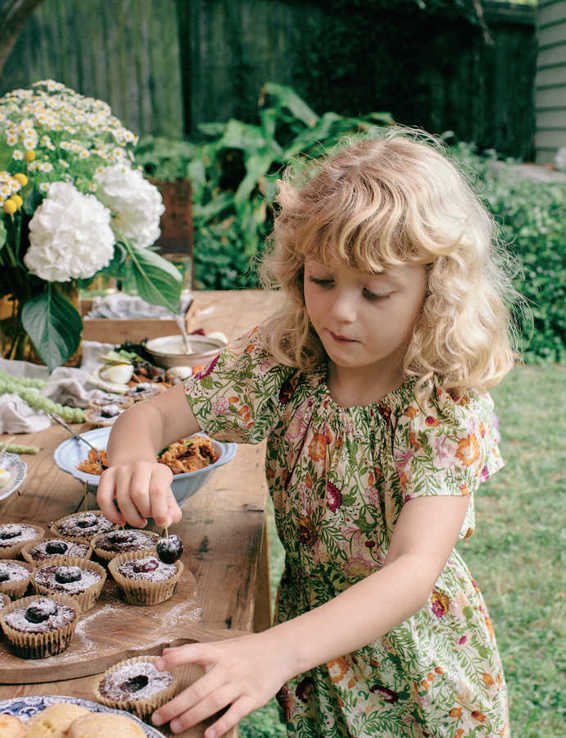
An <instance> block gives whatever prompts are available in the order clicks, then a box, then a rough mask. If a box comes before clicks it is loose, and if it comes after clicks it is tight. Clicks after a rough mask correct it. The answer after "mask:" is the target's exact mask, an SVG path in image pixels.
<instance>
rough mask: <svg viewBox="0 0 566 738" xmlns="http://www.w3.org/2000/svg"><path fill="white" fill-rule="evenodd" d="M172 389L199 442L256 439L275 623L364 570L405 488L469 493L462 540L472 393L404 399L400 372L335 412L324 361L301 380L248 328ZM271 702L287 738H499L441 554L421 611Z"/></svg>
mask: <svg viewBox="0 0 566 738" xmlns="http://www.w3.org/2000/svg"><path fill="white" fill-rule="evenodd" d="M186 392H187V398H188V401H189V402H190V405H191V407H192V410H193V412H194V413H195V416H196V418H197V420H198V421H199V423H200V425H201V427H202V428H203V430H205V431H206V432H207V433H209V434H210V435H211V436H213V437H215V438H217V439H219V440H231V441H236V442H243V443H258V442H260V441H262V440H263V439H264V438H267V439H268V441H267V451H266V474H267V480H268V483H269V487H270V491H271V495H272V497H273V502H274V507H275V517H276V524H277V530H278V533H279V536H280V538H281V541H282V543H283V545H284V547H285V552H286V563H285V571H284V574H283V578H282V581H281V584H280V589H279V598H278V613H277V618H278V620H279V621H283V620H287V619H290V618H293V617H296V616H297V615H300V614H302V613H304V612H306V611H308V610H310V609H312V608H314V607H317V606H318V605H322V604H323V603H325V602H327V601H328V600H330V599H332V598H333V597H335V596H336V595H337V594H339V593H340V592H342V591H344V590H345V589H347V588H348V587H350V586H351V585H352V584H355V583H356V582H358V581H360V580H361V579H363V578H364V577H366V576H368V575H369V574H372V573H374V572H376V571H379V569H380V568H381V567H382V566H383V563H384V561H385V557H386V555H387V551H388V549H389V544H390V541H391V536H392V534H393V530H394V528H395V523H396V521H397V518H398V517H399V514H400V512H401V510H402V508H403V505H405V504H406V503H407V502H408V501H409V500H411V499H413V498H415V497H420V496H423V495H470V505H469V508H468V513H467V516H466V520H465V522H464V525H463V527H462V531H461V538H465V537H467V536H469V535H471V533H472V532H473V529H474V512H473V494H474V492H475V490H477V488H478V486H479V484H480V483H481V482H483V481H485V480H486V479H488V478H489V477H490V475H491V474H493V473H494V472H495V471H497V470H498V469H499V468H500V467H501V466H502V464H503V462H502V460H501V457H500V455H499V451H498V444H497V430H496V428H495V426H494V415H493V404H492V401H491V399H490V397H489V396H488V395H478V394H476V393H472V392H470V393H467V394H464V395H462V396H457V395H455V394H450V393H448V392H446V391H443V390H441V389H440V388H436V389H435V391H434V392H433V393H432V394H431V395H430V396H429V398H428V399H427V400H419V399H417V397H416V396H415V392H414V382H412V381H409V382H407V383H406V384H404V385H403V386H401V387H400V388H399V389H397V390H394V391H393V392H391V393H390V394H389V395H387V396H386V397H384V398H383V399H382V400H381V401H380V402H378V403H375V404H372V405H364V406H355V407H348V408H344V407H341V406H340V405H338V404H337V403H336V402H335V401H334V400H333V398H332V397H331V395H330V392H329V389H328V384H327V371H326V367H321V369H320V371H318V372H314V373H311V374H308V375H307V374H304V373H302V372H300V371H298V370H297V369H294V368H292V367H288V366H282V365H280V364H278V363H276V362H275V361H274V359H273V357H271V356H270V355H269V354H268V353H267V352H266V351H265V350H264V348H263V345H262V340H261V331H260V329H257V328H256V329H254V330H253V331H251V332H250V333H248V334H246V335H245V336H243V337H242V338H240V339H238V340H237V341H235V342H234V343H233V344H231V345H230V346H229V347H228V348H227V349H226V350H225V351H223V352H222V353H221V354H220V356H219V357H218V359H216V360H215V361H214V362H212V364H211V365H210V366H209V367H208V368H207V369H206V370H205V371H203V372H201V374H200V375H195V376H194V377H192V378H191V379H189V380H187V382H186ZM373 606H374V607H375V608H378V607H379V602H376V603H374V605H373ZM344 627H345V628H347V627H348V623H347V622H346V623H344ZM278 699H279V702H280V704H281V707H282V709H283V712H284V715H285V720H286V723H287V728H288V733H289V735H290V736H297V737H298V738H310V737H315V736H317V737H318V736H323V737H324V738H334V737H336V738H338V737H340V738H342V737H344V736H356V738H366V737H367V738H369V737H370V736H371V738H374V737H375V736H380V738H417V737H418V738H423V737H424V736H434V738H472V737H473V738H476V737H478V736H482V737H486V738H487V737H488V736H489V737H490V738H491V737H493V738H495V737H498V738H506V737H508V736H509V727H508V719H507V693H506V687H505V682H504V678H503V672H502V667H501V663H500V659H499V655H498V652H497V647H496V643H495V638H494V633H493V627H492V623H491V620H490V617H489V614H488V612H487V608H486V605H485V602H484V600H483V597H482V595H481V593H480V591H479V589H478V586H477V584H476V582H475V580H474V579H473V577H472V576H471V574H470V572H469V570H468V568H467V567H466V564H465V563H464V561H463V559H462V558H461V556H460V554H459V553H458V552H457V551H453V553H452V554H451V556H450V558H449V559H448V561H447V563H446V566H445V568H444V570H443V571H442V573H441V575H440V576H439V578H438V580H437V581H436V583H435V586H434V589H433V592H432V594H431V597H430V598H429V600H428V602H427V603H426V605H425V607H423V608H422V609H421V610H419V611H418V612H417V613H415V614H414V615H413V616H411V617H410V618H409V619H408V620H406V621H405V622H403V623H402V624H401V625H399V626H398V627H396V628H394V629H393V630H392V631H390V632H389V633H388V634H387V635H385V636H384V637H383V638H380V639H379V640H377V641H375V642H374V643H371V644H369V645H367V646H365V647H364V648H360V649H359V650H358V651H356V652H354V653H350V654H345V655H344V656H342V657H340V658H338V659H335V660H333V661H331V662H329V663H327V664H322V665H320V666H318V667H317V668H315V669H312V670H311V671H310V672H309V673H307V674H301V675H299V676H297V677H296V678H295V679H293V680H292V681H291V682H289V683H288V684H287V685H286V686H284V687H283V688H282V689H281V691H280V693H279V695H278Z"/></svg>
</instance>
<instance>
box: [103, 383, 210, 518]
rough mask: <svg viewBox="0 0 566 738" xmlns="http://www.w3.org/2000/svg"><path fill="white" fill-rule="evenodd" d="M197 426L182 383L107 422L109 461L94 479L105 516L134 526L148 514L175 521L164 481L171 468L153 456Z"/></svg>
mask: <svg viewBox="0 0 566 738" xmlns="http://www.w3.org/2000/svg"><path fill="white" fill-rule="evenodd" d="M199 430H200V427H199V424H198V423H197V421H196V418H195V416H194V415H193V412H192V410H191V408H190V405H189V403H188V402H187V399H186V397H185V388H184V385H183V384H177V385H175V386H174V387H172V388H171V389H170V390H167V391H166V392H162V393H161V394H159V395H157V396H155V397H153V398H151V399H150V400H145V401H144V402H139V403H136V404H135V405H133V406H132V407H130V408H128V410H126V411H125V412H124V413H122V415H120V417H119V418H118V419H117V420H116V422H115V423H114V425H113V426H112V431H111V433H110V439H109V442H108V449H107V451H108V460H109V462H110V466H109V468H108V469H107V470H106V471H104V472H103V474H102V476H101V478H100V483H99V485H98V492H97V501H98V505H99V507H100V509H101V510H102V512H103V513H104V514H105V515H106V517H107V518H108V519H109V520H112V521H113V522H115V523H118V524H120V525H123V524H124V523H125V522H127V523H130V525H134V526H136V527H143V526H144V525H145V524H146V522H147V518H148V517H152V518H154V520H155V522H156V523H157V525H159V526H162V527H168V526H169V525H171V524H172V523H174V522H178V521H179V520H180V519H181V511H180V509H179V506H178V505H177V503H176V501H175V497H174V496H173V493H172V491H171V486H170V485H171V480H172V479H173V474H172V472H171V470H170V469H169V468H168V467H166V466H165V465H164V464H158V463H157V461H156V458H157V454H158V453H159V451H161V449H162V448H164V447H165V446H168V445H169V444H170V443H173V442H174V441H178V440H179V439H180V438H183V437H185V436H189V435H191V434H192V433H196V432H197V431H199ZM114 500H115V501H116V502H114Z"/></svg>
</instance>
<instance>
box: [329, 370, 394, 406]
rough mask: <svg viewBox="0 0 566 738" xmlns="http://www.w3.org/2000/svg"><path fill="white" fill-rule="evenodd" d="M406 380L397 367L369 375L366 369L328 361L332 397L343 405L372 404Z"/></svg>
mask: <svg viewBox="0 0 566 738" xmlns="http://www.w3.org/2000/svg"><path fill="white" fill-rule="evenodd" d="M404 381H405V377H404V375H403V372H402V371H401V369H400V368H397V367H395V368H394V369H384V371H383V372H379V373H378V374H376V375H373V374H372V375H369V376H368V374H367V372H366V371H365V370H364V369H361V370H359V371H357V370H356V369H350V368H344V367H339V366H336V365H335V364H334V363H333V362H332V361H329V362H328V389H329V391H330V395H331V397H332V399H333V400H334V401H335V402H336V403H337V404H338V405H341V406H342V407H353V406H355V405H372V404H373V403H375V402H379V401H380V400H381V399H383V398H384V397H385V396H386V395H388V394H389V393H390V392H392V391H393V390H395V389H398V388H399V387H400V386H401V385H402V384H403V382H404Z"/></svg>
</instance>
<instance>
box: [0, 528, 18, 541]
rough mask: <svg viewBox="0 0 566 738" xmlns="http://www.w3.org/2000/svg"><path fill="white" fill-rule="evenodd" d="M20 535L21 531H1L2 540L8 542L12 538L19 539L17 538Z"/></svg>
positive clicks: (0, 537)
mask: <svg viewBox="0 0 566 738" xmlns="http://www.w3.org/2000/svg"><path fill="white" fill-rule="evenodd" d="M19 535H20V531H19V530H1V531H0V539H1V540H3V541H8V540H9V539H10V538H17V536H19Z"/></svg>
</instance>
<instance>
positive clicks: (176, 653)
mask: <svg viewBox="0 0 566 738" xmlns="http://www.w3.org/2000/svg"><path fill="white" fill-rule="evenodd" d="M206 646H207V644H206V643H187V644H186V645H184V646H173V647H172V648H164V649H163V651H162V653H161V656H160V657H159V658H158V659H157V661H156V662H155V666H156V667H157V668H158V669H161V670H165V669H167V670H169V669H171V668H172V667H174V666H180V665H181V664H200V665H201V666H203V665H204V664H206V663H208V661H209V656H208V649H207V648H206Z"/></svg>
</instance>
